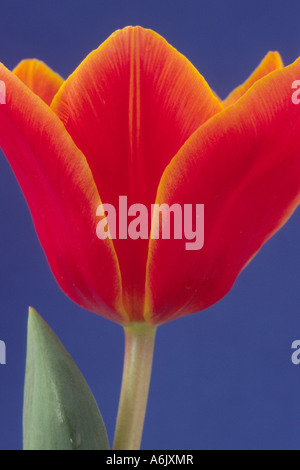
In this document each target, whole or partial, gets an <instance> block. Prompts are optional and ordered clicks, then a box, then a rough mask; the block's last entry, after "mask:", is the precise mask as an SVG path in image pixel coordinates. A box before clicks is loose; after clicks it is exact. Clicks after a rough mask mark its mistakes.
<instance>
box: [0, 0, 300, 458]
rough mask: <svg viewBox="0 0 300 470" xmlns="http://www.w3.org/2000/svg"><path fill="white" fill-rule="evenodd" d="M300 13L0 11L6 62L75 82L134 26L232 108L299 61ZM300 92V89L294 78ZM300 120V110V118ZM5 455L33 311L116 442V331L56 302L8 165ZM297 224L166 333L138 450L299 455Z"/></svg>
mask: <svg viewBox="0 0 300 470" xmlns="http://www.w3.org/2000/svg"><path fill="white" fill-rule="evenodd" d="M299 18H300V2H299V1H297V0H296V1H288V0H287V1H285V2H282V1H276V0H272V1H271V0H270V1H262V0H252V1H251V2H249V1H221V0H220V1H215V0H210V1H201V0H200V1H189V0H185V1H177V0H172V1H169V0H168V1H166V0H159V1H156V0H152V1H125V0H106V1H92V0H84V1H81V0H79V1H77V0H51V1H50V0H47V1H35V0H28V1H15V0H10V1H9V2H1V7H0V45H1V48H0V51H1V52H0V60H1V61H2V62H3V63H4V64H5V65H6V66H7V67H9V68H13V67H14V66H15V65H16V64H17V63H18V62H19V61H20V60H21V59H23V58H27V57H37V58H39V59H42V60H44V61H45V62H46V63H48V64H49V65H50V66H51V67H52V68H54V69H55V70H56V71H58V72H59V73H60V74H61V75H62V76H63V77H67V76H68V75H69V74H70V73H71V72H72V71H73V69H74V68H75V67H76V66H77V65H78V64H79V63H80V62H81V60H82V59H84V57H85V56H86V55H87V53H88V52H89V51H90V50H92V49H94V48H96V47H97V46H98V45H99V44H100V43H101V42H102V41H104V40H105V39H106V37H107V36H109V35H110V34H111V33H112V32H113V31H114V30H115V29H118V28H120V27H123V26H126V25H128V24H140V25H142V26H144V27H149V28H152V29H154V30H156V31H157V32H159V33H160V34H161V35H163V36H164V37H165V38H166V39H167V40H168V41H169V42H170V43H171V44H172V45H173V46H175V47H176V48H177V49H178V50H179V51H180V52H182V53H183V54H185V55H186V56H187V57H188V58H189V59H190V60H191V61H192V62H193V64H194V65H195V66H196V67H197V68H198V70H200V72H201V73H202V74H203V75H204V76H205V78H206V79H207V81H208V82H209V84H210V85H211V87H212V88H213V89H214V90H215V91H216V92H217V93H218V94H219V95H220V96H221V97H222V98H224V97H225V96H226V95H227V94H228V92H229V91H230V90H231V89H233V88H234V87H235V86H237V85H238V84H239V83H240V82H242V81H243V80H244V79H245V78H246V77H247V76H248V75H249V74H250V73H251V71H252V70H253V69H254V68H255V67H256V65H257V64H258V62H259V61H260V60H261V59H262V57H263V56H264V55H265V53H266V52H267V51H268V50H278V51H279V52H280V53H281V54H282V57H283V60H284V62H285V63H286V64H288V63H290V62H292V61H294V60H295V59H296V58H297V57H298V56H299V55H300V24H299V23H300V20H299ZM295 79H300V77H295ZM299 112H300V106H299ZM0 217H1V225H0V260H1V267H0V280H1V282H0V339H2V340H4V341H5V342H6V347H7V365H6V366H3V365H0V448H1V449H18V448H21V445H22V430H21V424H22V395H23V381H24V367H25V348H26V323H27V307H28V305H33V306H34V307H35V308H36V309H37V310H38V311H39V312H40V314H41V315H42V316H43V317H44V318H45V319H46V321H47V322H48V323H49V324H50V326H51V327H52V328H53V329H54V331H55V332H56V333H57V335H58V336H59V337H60V339H61V340H62V342H63V343H64V345H65V346H66V348H67V349H68V350H69V352H70V353H71V355H72V356H73V357H74V359H75V361H76V362H77V364H78V365H79V367H80V369H81V370H82V372H83V374H84V375H85V377H86V379H87V381H88V383H89V385H90V387H91V389H92V391H93V393H94V395H95V397H96V398H97V401H98V403H99V406H100V408H101V411H102V414H103V417H104V420H105V423H106V425H107V430H108V434H109V438H110V441H112V437H113V430H114V424H115V417H116V413H117V405H118V398H119V390H120V382H121V372H122V361H123V358H122V356H123V332H122V329H121V328H120V327H119V326H118V325H115V324H113V323H111V322H109V321H107V320H104V319H102V318H100V317H97V316H96V315H93V314H91V313H89V312H86V311H84V310H82V309H80V308H79V307H77V306H76V305H75V304H73V303H72V302H71V301H69V300H68V299H67V298H66V297H65V296H64V294H63V293H62V292H61V291H60V289H59V288H58V286H57V284H56V282H55V280H54V278H53V277H52V274H51V272H50V270H49V268H48V265H47V263H46V260H45V257H44V254H43V251H42V249H41V247H40V245H39V242H38V240H37V237H36V234H35V231H34V229H33V225H32V222H31V217H30V214H29V211H28V208H27V206H26V203H25V201H24V198H23V196H22V193H21V191H20V189H19V187H18V184H17V183H16V181H15V178H14V176H13V174H12V172H11V170H10V167H9V165H8V164H7V162H6V160H5V158H4V157H3V155H2V154H1V155H0ZM299 235H300V212H299V210H298V211H297V212H296V213H295V214H294V216H293V217H292V219H291V220H290V221H289V222H288V223H287V224H286V226H285V227H284V228H283V229H282V230H281V231H280V232H279V233H278V234H276V236H274V237H273V238H272V240H270V241H269V243H268V244H267V245H266V246H265V247H264V248H263V249H262V250H261V252H260V253H259V254H258V255H257V256H256V258H255V259H254V260H253V261H252V262H251V264H250V265H249V266H248V267H247V269H246V270H245V271H244V272H243V273H242V274H241V275H240V277H239V278H238V280H237V282H236V284H235V286H234V288H233V289H232V291H231V292H230V293H229V294H228V295H227V297H226V298H224V299H223V300H222V301H220V302H219V303H218V304H217V305H215V306H213V307H211V308H210V309H208V310H207V311H205V312H202V313H200V314H195V315H193V316H190V317H187V318H184V319H181V320H176V321H175V322H172V323H170V324H167V325H165V326H162V327H160V328H159V330H158V335H157V342H156V350H155V357H154V367H153V376H152V382H151V388H150V397H149V405H148V410H147V416H146V423H145V431H144V436H143V442H142V447H143V448H144V449H299V448H300V437H299V421H300V402H299V395H300V365H299V366H298V367H297V366H295V365H293V364H292V362H291V354H292V350H291V344H292V342H293V341H294V340H296V339H300V289H299V279H300V276H299V274H300V264H299V255H300V248H299Z"/></svg>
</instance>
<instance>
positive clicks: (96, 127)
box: [52, 27, 222, 319]
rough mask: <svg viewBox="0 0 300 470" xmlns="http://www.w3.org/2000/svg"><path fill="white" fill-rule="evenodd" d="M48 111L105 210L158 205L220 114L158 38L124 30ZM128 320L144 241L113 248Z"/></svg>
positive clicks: (138, 290)
mask: <svg viewBox="0 0 300 470" xmlns="http://www.w3.org/2000/svg"><path fill="white" fill-rule="evenodd" d="M52 107H53V109H54V110H55V112H56V113H57V114H58V116H59V117H60V118H61V119H62V121H63V122H64V123H65V126H66V129H67V130H68V132H69V133H70V135H71V136H72V138H73V139H74V142H75V143H76V145H77V146H78V147H79V148H80V149H81V150H82V152H83V153H84V154H85V156H86V158H87V161H88V163H89V165H90V168H91V170H92V173H93V176H94V179H95V182H96V185H97V188H98V190H99V194H100V195H101V198H102V200H103V202H105V203H110V204H113V205H114V206H115V207H118V204H119V196H120V195H121V196H125V195H126V196H128V205H131V204H134V203H142V204H145V205H146V206H147V207H148V208H149V206H150V204H151V203H153V202H154V200H155V194H156V190H157V186H158V183H159V180H160V177H161V175H162V173H163V171H164V169H165V167H166V166H167V165H168V163H169V162H170V160H171V159H172V157H173V156H174V155H175V154H176V153H177V151H178V150H179V148H180V147H181V146H182V145H183V143H184V142H185V141H186V140H187V138H188V137H190V135H191V134H192V133H193V132H194V131H195V130H196V129H197V128H198V127H199V126H200V125H201V124H202V123H203V122H205V121H206V120H207V119H208V118H210V117H211V116H212V115H214V114H215V113H217V112H219V111H220V110H221V109H222V106H221V104H220V102H219V100H218V99H217V98H216V97H215V96H214V94H213V93H212V91H211V90H210V88H209V87H208V85H207V83H206V82H205V81H204V79H203V78H202V77H201V75H200V74H199V73H198V72H197V70H196V69H195V68H194V67H193V66H192V65H191V63H190V62H189V61H188V60H187V59H186V58H185V57H184V56H182V55H181V54H179V53H178V52H177V51H176V50H175V49H174V48H172V47H171V46H170V45H169V44H168V43H167V42H166V41H165V40H164V39H163V38H162V37H160V36H159V35H158V34H156V33H154V32H152V31H150V30H144V29H142V28H140V27H135V28H133V27H128V28H125V29H124V30H122V31H118V32H116V33H115V34H113V35H112V36H111V37H110V38H109V39H108V40H107V41H105V43H104V44H102V45H101V46H100V47H99V49H97V50H96V51H94V52H92V53H91V54H90V55H89V56H88V57H87V58H86V59H85V60H84V62H83V63H82V64H81V65H80V66H79V67H78V69H77V70H76V71H75V72H74V73H73V74H72V75H71V76H70V78H69V79H68V80H66V82H65V83H64V85H63V86H62V88H61V89H60V91H59V92H58V94H57V95H56V97H55V99H54V101H53V105H52ZM114 245H115V249H116V252H117V255H118V259H119V263H120V268H121V272H122V279H123V290H124V296H125V303H126V305H127V308H128V309H130V310H131V316H132V317H135V318H136V319H141V314H142V313H141V312H142V309H143V299H144V289H145V269H146V259H147V250H148V241H147V240H136V241H132V240H129V239H128V240H116V241H115V243H114Z"/></svg>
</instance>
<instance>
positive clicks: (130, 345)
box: [113, 323, 156, 450]
mask: <svg viewBox="0 0 300 470" xmlns="http://www.w3.org/2000/svg"><path fill="white" fill-rule="evenodd" d="M124 330H125V356H124V368H123V378H122V388H121V395H120V402H119V411H118V417H117V425H116V431H115V439H114V446H113V449H114V450H139V448H140V444H141V439H142V433H143V427H144V420H145V413H146V407H147V400H148V392H149V385H150V378H151V370H152V359H153V349H154V341H155V333H156V327H154V326H150V325H147V324H145V323H133V324H131V325H130V326H126V327H125V328H124Z"/></svg>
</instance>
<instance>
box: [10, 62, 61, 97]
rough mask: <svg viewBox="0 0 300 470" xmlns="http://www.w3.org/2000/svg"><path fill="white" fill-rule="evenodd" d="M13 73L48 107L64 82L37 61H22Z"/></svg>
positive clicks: (42, 63)
mask: <svg viewBox="0 0 300 470" xmlns="http://www.w3.org/2000/svg"><path fill="white" fill-rule="evenodd" d="M13 73H14V74H15V75H16V76H17V77H19V78H20V80H22V82H23V83H25V85H27V86H28V88H30V90H32V91H33V93H35V94H36V95H38V96H39V97H40V98H42V100H43V101H45V103H46V104H48V105H49V106H50V104H51V102H52V100H53V97H54V95H55V94H56V93H57V92H58V90H59V88H60V87H61V85H62V84H63V82H64V81H63V79H62V78H61V76H60V75H58V74H57V73H55V72H53V70H52V69H50V67H48V66H47V65H46V64H44V62H41V61H40V60H37V59H26V60H22V62H20V63H19V64H18V65H17V67H16V68H15V69H14V70H13Z"/></svg>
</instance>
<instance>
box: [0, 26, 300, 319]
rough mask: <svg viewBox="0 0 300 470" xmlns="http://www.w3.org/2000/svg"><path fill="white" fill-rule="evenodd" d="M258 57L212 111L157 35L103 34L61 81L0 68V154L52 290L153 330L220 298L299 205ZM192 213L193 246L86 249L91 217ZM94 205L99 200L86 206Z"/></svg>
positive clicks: (213, 99) (295, 74) (284, 109)
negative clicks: (111, 211)
mask: <svg viewBox="0 0 300 470" xmlns="http://www.w3.org/2000/svg"><path fill="white" fill-rule="evenodd" d="M297 78H300V60H297V61H296V62H295V63H294V64H292V65H290V66H288V67H283V65H282V63H281V60H280V57H279V55H278V54H277V53H269V54H268V55H267V56H266V57H265V59H264V60H263V61H262V63H261V64H260V66H259V67H258V69H257V70H256V71H255V72H254V74H253V75H252V76H251V77H250V78H249V80H248V81H247V82H246V83H245V84H244V85H242V86H241V87H239V88H238V89H237V90H235V91H234V92H233V93H232V94H231V95H230V96H229V97H228V98H227V99H226V100H225V101H223V102H222V101H221V100H220V99H219V98H218V97H217V96H216V95H215V94H214V93H213V92H212V90H211V89H210V88H209V86H208V84H207V83H206V82H205V80H204V79H203V77H202V76H201V75H200V74H199V73H198V71H197V70H196V69H195V68H194V67H193V66H192V64H191V63H190V62H189V61H188V60H187V59H186V58H185V57H184V56H182V55H181V54H179V53H178V52H177V51H176V50H175V49H173V48H172V47H171V46H170V45H169V44H168V43H167V42H166V41H165V40H164V39H163V38H161V37H160V36H159V35H158V34H156V33H154V32H152V31H150V30H145V29H142V28H140V27H135V28H133V27H128V28H125V29H124V30H122V31H117V32H116V33H114V34H113V35H112V36H111V37H109V38H108V39H107V40H106V41H105V42H104V43H103V44H102V45H101V46H100V47H99V48H98V49H97V50H95V51H93V52H92V53H91V54H90V55H89V56H88V57H87V58H86V59H85V60H84V61H83V62H82V63H81V64H80V66H79V67H78V68H77V69H76V70H75V72H74V73H73V74H72V75H71V76H70V77H69V78H68V79H67V80H66V81H65V82H63V81H62V79H61V78H60V77H59V76H58V75H56V74H55V73H54V72H52V71H51V70H50V69H49V68H48V67H46V66H45V65H44V64H43V63H41V62H38V61H35V60H26V61H23V62H21V64H20V65H19V66H18V67H17V68H16V69H15V70H14V71H13V72H10V71H9V70H7V69H6V68H5V67H4V66H3V65H1V66H0V80H2V81H3V82H4V83H5V87H6V104H1V105H0V145H1V147H2V149H3V151H4V153H5V155H6V156H7V158H8V160H9V162H10V164H11V166H12V168H13V171H14V173H15V175H16V177H17V179H18V181H19V183H20V185H21V187H22V190H23V192H24V194H25V197H26V199H27V202H28V205H29V208H30V211H31V214H32V217H33V221H34V224H35V227H36V231H37V233H38V236H39V239H40V242H41V244H42V246H43V249H44V251H45V253H46V256H47V259H48V262H49V264H50V267H51V269H52V271H53V273H54V276H55V277H56V279H57V281H58V283H59V285H60V286H61V288H62V289H63V290H64V291H65V292H66V294H67V295H68V296H69V297H70V298H71V299H73V300H74V301H75V302H77V303H78V304H80V305H81V306H83V307H85V308H86V309H88V310H91V311H93V312H96V313H98V314H100V315H103V316H105V317H107V318H109V319H112V320H114V321H116V322H119V323H123V324H127V323H128V322H131V321H139V322H143V321H146V322H149V323H151V324H159V323H163V322H166V321H168V320H170V319H174V318H177V317H179V316H182V315H185V314H189V313H193V312H197V311H200V310H202V309H205V308H207V307H209V306H210V305H212V304H213V303H215V302H217V301H218V300H219V299H220V298H221V297H223V296H224V295H225V294H226V293H227V292H228V291H229V289H230V288H231V287H232V285H233V283H234V281H235V279H236V277H237V276H238V274H239V273H240V272H241V270H242V269H243V268H244V266H245V265H246V264H247V263H248V262H249V260H251V259H252V258H253V256H254V255H255V254H256V252H257V251H258V250H259V249H260V247H261V246H262V245H263V244H264V243H265V242H266V241H267V240H268V239H269V238H270V237H271V236H272V235H273V234H274V233H275V232H276V231H277V230H278V229H279V228H280V227H281V226H282V225H283V224H284V223H285V222H286V221H287V219H288V218H289V217H290V216H291V214H292V213H293V211H294V210H295V208H296V207H297V205H298V204H299V201H300V140H299V132H300V107H297V106H296V105H295V104H294V103H293V101H292V99H291V97H292V93H293V90H292V83H293V82H294V81H295V80H296V79H297ZM119 196H127V201H128V205H132V204H135V203H140V204H144V205H145V207H146V208H148V210H149V211H150V206H151V204H153V203H154V202H156V203H157V204H162V203H167V204H169V205H170V206H171V205H172V204H180V205H181V206H183V205H184V204H193V205H195V204H204V207H205V241H204V246H203V248H202V249H199V250H187V249H186V246H185V243H186V240H184V239H172V238H171V239H170V240H163V239H161V238H160V239H150V241H149V240H148V239H137V240H132V239H130V238H127V239H120V238H118V237H117V238H116V239H109V238H107V239H105V240H99V238H98V237H97V235H96V226H97V222H98V221H99V217H97V216H96V211H97V208H98V206H99V205H100V204H101V201H102V203H105V204H112V205H113V206H115V207H117V206H118V201H119ZM100 198H101V200H100Z"/></svg>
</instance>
